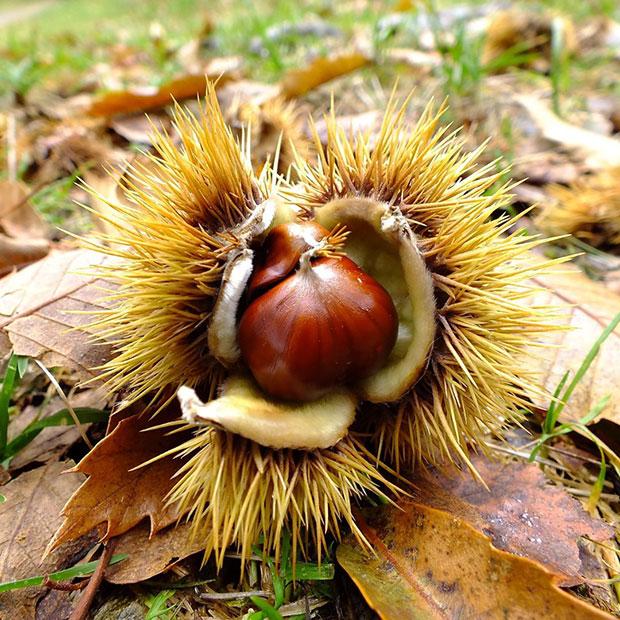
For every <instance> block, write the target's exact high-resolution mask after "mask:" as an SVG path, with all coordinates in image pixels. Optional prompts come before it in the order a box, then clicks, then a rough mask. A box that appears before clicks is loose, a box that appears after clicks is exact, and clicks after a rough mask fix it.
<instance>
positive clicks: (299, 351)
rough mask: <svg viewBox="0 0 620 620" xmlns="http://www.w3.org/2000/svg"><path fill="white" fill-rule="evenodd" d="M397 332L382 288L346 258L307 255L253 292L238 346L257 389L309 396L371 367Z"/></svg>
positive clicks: (379, 361)
mask: <svg viewBox="0 0 620 620" xmlns="http://www.w3.org/2000/svg"><path fill="white" fill-rule="evenodd" d="M397 332H398V315H397V312H396V308H395V306H394V303H393V301H392V299H391V297H390V295H389V293H388V292H387V291H386V290H385V289H384V288H383V287H382V286H381V285H380V284H379V283H378V282H377V281H376V280H375V279H374V278H372V277H371V276H369V275H368V274H367V273H365V272H364V271H363V270H362V269H360V268H359V267H358V266H357V265H356V264H355V263H354V262H353V261H352V260H350V259H349V258H347V257H336V258H317V259H312V262H311V263H309V264H308V265H305V266H302V267H301V268H300V269H298V270H297V271H296V272H294V273H293V274H292V275H290V276H289V277H287V278H285V279H284V280H282V281H281V282H279V283H277V284H276V285H275V286H273V287H272V288H270V289H268V290H267V291H266V292H264V293H263V294H262V295H260V296H259V297H257V298H256V299H254V300H253V301H252V302H251V303H250V305H249V306H248V308H247V309H246V311H245V312H244V313H243V315H242V317H241V321H240V324H239V345H240V348H241V354H242V356H243V359H244V361H245V363H246V364H247V365H248V367H249V368H250V370H251V372H252V374H253V375H254V378H255V379H256V381H257V383H258V384H259V385H260V386H261V387H262V388H263V390H264V391H265V392H266V393H268V394H270V395H271V396H274V397H276V398H281V399H286V400H299V401H305V400H312V399H315V398H319V397H321V396H322V395H324V394H326V393H327V392H329V391H330V390H332V389H334V388H335V387H338V386H342V385H344V384H348V383H354V382H356V381H358V380H360V379H363V378H364V377H367V376H369V375H371V374H373V373H374V372H376V371H377V370H378V369H379V368H380V367H381V366H382V365H383V364H384V363H385V362H386V360H387V358H388V356H389V354H390V351H391V350H392V348H393V346H394V343H395V342H396V337H397Z"/></svg>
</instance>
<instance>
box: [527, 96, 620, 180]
mask: <svg viewBox="0 0 620 620" xmlns="http://www.w3.org/2000/svg"><path fill="white" fill-rule="evenodd" d="M517 101H518V102H519V103H520V104H521V105H522V106H523V108H524V109H525V110H526V111H527V113H528V114H529V116H530V118H531V119H532V121H534V123H535V124H536V125H537V127H538V129H539V131H540V132H541V134H542V136H543V137H544V138H545V139H547V140H550V141H551V142H555V143H557V144H559V145H561V146H563V147H564V148H567V149H570V150H572V151H575V152H576V153H578V154H579V155H580V156H582V157H583V158H584V159H585V161H586V164H587V165H588V166H589V167H590V168H592V169H593V170H598V169H601V168H607V167H608V166H620V140H617V139H615V138H610V137H609V136H605V135H603V134H600V133H596V132H594V131H590V130H588V129H583V128H582V127H578V126H576V125H572V124H571V123H568V122H566V121H563V120H562V119H560V118H559V117H558V116H556V115H555V114H554V113H553V112H552V111H551V110H550V109H549V107H548V106H547V105H546V104H545V103H543V102H542V101H541V100H540V99H537V98H536V97H533V96H530V95H522V96H519V97H517Z"/></svg>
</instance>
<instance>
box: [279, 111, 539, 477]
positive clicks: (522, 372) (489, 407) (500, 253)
mask: <svg viewBox="0 0 620 620" xmlns="http://www.w3.org/2000/svg"><path fill="white" fill-rule="evenodd" d="M406 105H407V104H406V103H405V105H403V106H402V107H401V108H400V109H397V108H396V106H395V104H394V103H393V102H391V103H390V105H389V106H388V110H387V113H386V115H385V119H384V121H383V125H382V127H381V131H380V133H379V136H378V138H377V140H376V143H375V145H374V148H373V150H371V149H370V147H369V146H368V145H369V140H368V138H367V136H363V135H358V136H357V137H356V138H354V139H353V140H349V138H348V137H347V135H346V133H345V131H344V130H343V129H342V128H339V127H338V124H337V122H336V119H335V117H334V116H333V115H332V116H331V117H330V118H328V121H327V127H328V139H327V143H326V145H325V147H321V144H320V140H319V139H318V136H316V145H317V150H318V151H319V157H318V161H317V162H316V163H315V164H310V163H307V162H305V161H302V160H299V161H298V162H297V168H298V174H299V177H300V187H298V188H296V189H295V190H294V191H291V192H290V195H289V196H290V199H291V200H292V201H293V202H295V203H296V204H300V205H301V206H302V207H304V208H305V209H306V211H307V213H308V217H312V212H313V211H314V210H317V209H320V208H321V206H323V205H325V204H327V203H329V202H330V201H332V200H338V199H342V198H346V197H349V198H350V199H355V198H356V197H357V198H360V197H365V198H371V199H373V200H379V201H384V202H385V203H388V204H390V205H393V206H394V207H395V208H398V209H400V211H401V212H402V214H403V215H404V216H405V217H406V218H407V220H408V222H409V224H410V226H411V228H412V230H413V232H414V233H415V235H416V237H417V240H418V244H419V247H420V250H421V252H422V255H423V258H424V260H425V261H426V265H427V268H428V269H429V270H430V272H431V275H432V278H433V282H434V286H435V296H436V305H437V310H436V312H437V315H436V319H437V335H436V339H435V344H434V348H433V350H432V352H431V357H430V360H429V365H428V368H427V370H426V372H425V373H424V374H423V375H422V377H421V378H420V380H419V381H418V382H417V383H416V384H415V386H413V388H412V389H411V391H410V392H409V394H408V395H406V396H405V397H404V398H403V399H402V401H401V402H399V403H397V404H394V405H392V406H390V407H386V410H385V411H384V413H383V414H382V415H377V413H376V412H374V413H373V414H372V416H368V419H367V423H368V430H369V431H370V432H371V433H373V435H374V440H375V445H376V449H377V452H378V458H380V459H387V460H388V462H390V463H392V464H393V465H394V466H395V467H396V468H401V467H402V466H404V465H406V466H412V465H415V464H416V463H421V462H422V463H431V464H434V463H438V462H441V461H445V460H454V461H460V462H465V463H469V461H468V457H467V450H468V445H470V444H476V443H479V441H480V438H481V437H482V436H483V434H484V433H486V432H487V431H488V430H493V429H498V428H499V427H500V426H501V424H502V423H504V422H507V421H512V420H518V419H520V417H521V414H520V413H519V410H520V409H521V408H522V407H526V405H527V402H528V398H527V397H528V394H531V393H536V392H537V391H539V390H538V389H537V386H536V377H535V376H533V375H532V374H531V372H529V371H528V370H527V365H526V364H525V363H523V362H522V361H520V359H521V358H522V357H523V353H524V351H525V350H526V348H529V347H531V346H532V345H536V344H537V340H538V338H539V337H540V336H539V335H540V334H541V333H542V332H546V331H548V330H549V329H550V320H549V317H548V311H546V310H545V309H537V308H532V307H528V306H527V305H526V304H524V303H523V298H524V297H526V296H528V295H529V294H530V292H531V291H530V290H529V287H528V286H527V285H524V281H525V280H527V279H528V278H529V277H531V276H532V275H534V274H536V273H537V272H538V271H540V270H541V269H544V268H546V267H547V266H548V265H547V264H545V263H539V262H538V263H533V262H531V261H529V260H528V253H529V250H531V249H532V248H534V247H535V246H537V245H538V244H540V243H541V240H540V239H538V238H532V237H527V236H523V235H521V234H520V232H519V231H516V232H512V233H510V234H508V231H509V230H510V229H511V228H513V227H514V225H515V223H516V220H517V218H513V219H510V218H508V217H505V218H503V219H500V220H499V221H498V220H497V219H494V218H493V217H492V214H493V213H494V212H496V211H497V210H498V209H501V208H502V206H504V205H506V204H508V201H509V191H510V186H508V185H501V186H500V187H499V188H497V189H494V190H491V188H492V187H493V186H494V185H496V184H497V183H498V181H499V179H500V177H501V173H497V172H495V163H492V164H489V165H487V166H482V167H476V165H475V162H476V159H477V157H478V156H479V154H480V149H478V150H476V151H474V152H472V153H464V152H463V151H462V147H461V142H460V140H459V139H458V137H457V136H456V135H455V134H447V133H446V130H445V129H440V128H439V120H440V117H441V115H442V113H443V111H444V108H443V107H442V108H440V109H439V110H438V111H437V112H433V111H432V107H431V106H430V105H429V106H428V107H427V109H426V111H425V112H424V113H423V115H422V117H421V119H420V120H419V122H418V123H417V125H416V126H415V127H413V128H412V129H410V128H408V127H407V123H406V121H405V110H406ZM343 224H345V225H346V222H343Z"/></svg>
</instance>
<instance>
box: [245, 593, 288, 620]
mask: <svg viewBox="0 0 620 620" xmlns="http://www.w3.org/2000/svg"><path fill="white" fill-rule="evenodd" d="M250 598H251V599H252V603H254V605H256V607H258V608H259V609H260V610H261V611H260V613H262V614H263V617H265V616H266V617H267V618H269V620H283V618H282V616H281V614H280V612H279V611H278V610H277V609H276V608H275V607H273V606H272V605H270V604H269V603H268V602H267V601H266V600H265V599H262V598H259V597H258V596H251V597H250ZM254 615H255V614H252V616H250V618H252V617H253V616H254Z"/></svg>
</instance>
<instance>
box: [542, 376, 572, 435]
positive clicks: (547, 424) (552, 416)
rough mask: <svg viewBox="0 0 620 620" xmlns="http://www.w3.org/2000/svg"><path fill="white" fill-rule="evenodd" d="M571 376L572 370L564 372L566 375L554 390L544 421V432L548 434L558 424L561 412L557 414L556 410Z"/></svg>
mask: <svg viewBox="0 0 620 620" xmlns="http://www.w3.org/2000/svg"><path fill="white" fill-rule="evenodd" d="M569 377H570V372H569V371H568V370H567V371H566V372H565V373H564V376H563V377H562V379H561V380H560V382H559V383H558V386H557V387H556V388H555V391H554V392H553V400H552V401H551V403H550V405H549V409H548V410H547V415H546V416H545V420H544V422H543V433H545V434H547V435H550V434H551V433H552V432H553V429H554V428H555V425H556V424H557V421H558V415H559V413H558V414H556V411H557V407H558V405H559V404H560V403H559V400H560V393H561V392H562V390H563V389H564V386H565V385H566V382H567V381H568V378H569Z"/></svg>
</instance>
